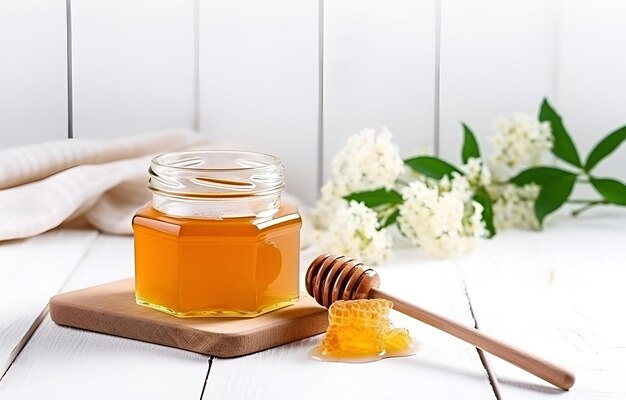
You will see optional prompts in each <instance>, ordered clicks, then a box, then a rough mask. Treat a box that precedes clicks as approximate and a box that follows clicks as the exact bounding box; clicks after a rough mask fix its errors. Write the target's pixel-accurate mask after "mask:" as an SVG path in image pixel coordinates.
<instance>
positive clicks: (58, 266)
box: [0, 230, 97, 376]
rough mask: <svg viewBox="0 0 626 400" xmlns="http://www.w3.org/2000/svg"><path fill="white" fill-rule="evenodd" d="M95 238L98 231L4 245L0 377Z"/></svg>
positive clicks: (0, 261)
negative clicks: (49, 301)
mask: <svg viewBox="0 0 626 400" xmlns="http://www.w3.org/2000/svg"><path fill="white" fill-rule="evenodd" d="M96 236H97V233H96V232H94V231H80V230H55V231H50V232H48V233H44V234H42V235H39V236H36V237H33V238H30V239H27V240H12V241H7V242H1V243H0V376H1V375H2V374H3V373H4V372H5V371H6V370H7V368H9V367H10V365H11V363H12V362H13V360H14V359H15V357H16V356H17V354H18V353H19V352H20V351H21V350H22V347H23V346H24V344H25V343H26V341H27V340H28V338H29V337H30V335H31V334H32V333H33V331H34V329H36V328H37V325H39V323H40V322H41V319H42V318H43V317H44V316H45V309H46V306H47V304H48V299H49V298H50V296H52V295H53V294H56V293H58V292H59V291H60V290H61V288H62V287H63V284H64V282H65V281H66V280H67V279H68V277H69V276H70V275H71V274H72V272H73V271H74V268H76V266H77V264H78V263H79V261H80V260H81V258H82V257H83V256H84V255H85V253H86V252H87V251H88V249H89V246H90V245H91V243H92V242H93V241H94V239H95V238H96Z"/></svg>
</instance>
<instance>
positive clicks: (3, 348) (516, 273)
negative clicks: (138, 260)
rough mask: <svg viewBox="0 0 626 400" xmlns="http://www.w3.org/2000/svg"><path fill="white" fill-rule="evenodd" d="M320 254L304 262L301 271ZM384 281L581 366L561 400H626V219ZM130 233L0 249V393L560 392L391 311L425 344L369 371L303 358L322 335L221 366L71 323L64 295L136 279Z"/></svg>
mask: <svg viewBox="0 0 626 400" xmlns="http://www.w3.org/2000/svg"><path fill="white" fill-rule="evenodd" d="M315 255H316V250H315V249H308V250H305V251H304V252H303V253H302V261H301V262H302V268H303V269H305V268H306V266H307V265H308V263H309V262H310V261H311V260H312V258H313V257H314V256H315ZM377 270H378V271H379V273H380V275H381V277H382V280H383V282H382V287H383V288H385V289H387V290H389V291H390V292H393V293H395V294H397V295H399V296H402V297H404V298H406V299H408V300H410V301H412V302H415V303H417V304H420V305H423V306H425V307H428V308H430V309H432V310H434V311H437V312H439V313H442V314H445V315H447V316H449V317H452V318H454V319H457V320H460V321H462V322H464V323H466V324H468V325H475V324H476V325H477V326H478V327H479V328H480V329H482V330H484V331H487V332H490V333H492V334H494V335H497V336H499V337H501V338H503V339H505V340H507V341H509V342H511V343H513V344H516V345H518V346H520V347H522V348H525V349H527V350H530V351H533V352H535V353H537V354H539V355H542V356H544V357H545V358H548V359H551V360H553V361H555V362H558V363H561V364H563V365H565V366H568V367H570V368H571V369H573V370H574V371H575V372H576V374H577V382H576V384H575V385H574V388H573V389H572V390H571V391H570V392H567V393H562V394H559V395H558V398H559V399H565V398H567V399H588V398H593V399H597V398H611V399H626V312H624V310H623V308H624V306H626V291H625V290H624V282H626V212H624V210H618V209H609V208H606V209H603V210H597V211H593V212H589V213H588V214H586V215H585V214H583V215H581V216H580V217H579V218H578V219H575V220H574V219H571V218H569V217H566V216H561V217H559V216H557V217H556V218H554V219H553V220H552V221H551V222H550V223H549V225H548V227H547V228H546V230H545V231H544V232H542V233H537V232H525V231H507V232H504V233H502V234H500V235H499V236H498V237H497V238H496V239H494V240H491V241H485V242H484V243H482V244H481V245H480V246H479V248H478V249H477V250H476V251H475V252H474V253H472V254H470V255H468V256H465V257H460V258H456V259H451V260H450V259H448V260H434V259H428V258H425V257H424V256H422V255H420V253H419V252H417V251H416V250H414V249H408V248H407V249H398V250H397V251H396V253H395V254H394V258H393V260H392V261H391V262H390V263H389V264H388V265H384V266H380V267H378V268H377ZM132 273H133V245H132V238H130V237H119V236H108V235H102V234H98V233H97V232H95V231H89V230H55V231H51V232H48V233H46V234H44V235H41V236H38V237H35V238H32V239H28V240H20V241H11V242H6V243H2V244H0V375H2V374H3V376H2V379H1V380H0V399H35V398H37V399H39V398H45V399H84V398H89V399H117V398H119V399H144V398H145V399H200V398H202V399H222V398H224V399H265V398H272V399H279V398H285V399H291V398H293V399H321V398H323V399H347V398H359V399H382V398H399V399H401V398H420V399H439V398H441V399H494V398H501V399H540V398H555V396H554V395H555V394H558V393H559V392H560V391H559V390H558V389H555V388H552V387H550V386H549V385H548V384H545V383H543V382H542V381H540V380H538V379H537V378H535V377H533V376H531V375H529V374H527V373H525V372H523V371H520V370H518V369H516V368H515V367H513V366H510V365H508V364H506V363H504V362H501V361H500V360H499V359H497V358H494V357H487V359H486V361H485V363H483V362H481V359H480V358H479V354H478V352H477V351H476V349H475V348H473V347H471V346H469V345H466V344H464V343H462V342H460V341H458V340H457V339H454V338H452V337H449V336H447V335H446V334H443V333H440V332H439V331H436V330H435V329H433V328H430V327H428V326H426V325H423V324H421V323H420V322H417V321H413V320H411V319H410V318H408V317H405V316H403V315H401V314H398V313H394V314H393V315H392V320H393V321H394V323H395V324H396V325H397V326H404V327H408V328H409V329H410V330H411V332H412V333H413V334H414V335H415V336H416V337H417V338H418V340H420V341H422V342H423V343H424V348H423V350H422V351H420V352H418V353H417V354H416V355H415V356H412V357H408V358H398V359H387V360H383V361H380V362H375V363H369V364H338V363H323V362H318V361H313V360H311V359H308V358H307V352H308V350H309V349H310V348H311V347H313V346H314V345H315V344H316V343H318V341H319V340H320V337H319V336H318V337H314V338H310V339H307V340H302V341H300V342H296V343H293V344H290V345H286V346H282V347H278V348H275V349H271V350H268V351H264V352H261V353H257V354H254V355H251V356H247V357H242V358H236V359H217V358H211V357H206V356H203V355H198V354H194V353H190V352H186V351H182V350H177V349H172V348H167V347H162V346H158V345H153V344H147V343H141V342H137V341H132V340H127V339H121V338H117V337H112V336H107V335H103V334H98V333H93V332H86V331H81V330H77V329H71V328H66V327H60V326H57V325H56V324H54V323H53V322H52V321H51V320H50V318H49V316H48V313H47V306H46V304H47V301H48V299H49V297H50V296H52V295H54V294H55V293H58V292H63V291H68V290H74V289H78V288H82V287H87V286H91V285H95V284H99V283H104V282H108V281H112V280H117V279H121V278H125V277H128V276H131V275H132Z"/></svg>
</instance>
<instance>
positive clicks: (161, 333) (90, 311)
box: [50, 279, 328, 357]
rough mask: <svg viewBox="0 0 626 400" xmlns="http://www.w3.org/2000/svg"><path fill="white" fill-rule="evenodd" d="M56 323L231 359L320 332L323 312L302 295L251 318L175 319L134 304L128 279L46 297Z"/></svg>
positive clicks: (132, 286)
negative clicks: (290, 302)
mask: <svg viewBox="0 0 626 400" xmlns="http://www.w3.org/2000/svg"><path fill="white" fill-rule="evenodd" d="M50 316H51V317H52V320H53V321H54V322H56V323H57V324H59V325H66V326H71V327H74V328H81V329H87V330H90V331H95V332H101V333H107V334H109V335H115V336H121V337H125V338H130V339H136V340H141V341H144V342H150V343H156V344H162V345H165V346H170V347H177V348H179V349H184V350H189V351H193V352H196V353H201V354H207V355H212V356H217V357H236V356H242V355H245V354H250V353H254V352H257V351H261V350H265V349H269V348H271V347H275V346H280V345H282V344H285V343H289V342H293V341H296V340H300V339H304V338H306V337H309V336H313V335H316V334H319V333H322V332H324V331H325V330H326V327H327V326H328V312H327V310H326V309H325V308H323V307H321V306H319V305H318V304H317V303H316V302H315V299H313V298H312V297H310V296H309V295H308V294H306V293H301V294H300V301H298V303H296V304H294V305H292V306H289V307H285V308H282V309H280V310H276V311H272V312H270V313H267V314H264V315H261V316H259V317H256V318H184V319H182V318H177V317H174V316H171V315H168V314H165V313H162V312H159V311H155V310H152V309H150V308H147V307H142V306H139V305H137V304H135V284H134V280H133V279H125V280H121V281H117V282H111V283H107V284H104V285H100V286H94V287H90V288H87V289H82V290H77V291H74V292H68V293H62V294H59V295H56V296H54V297H53V298H52V299H50Z"/></svg>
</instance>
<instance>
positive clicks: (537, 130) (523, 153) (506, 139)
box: [491, 114, 552, 173]
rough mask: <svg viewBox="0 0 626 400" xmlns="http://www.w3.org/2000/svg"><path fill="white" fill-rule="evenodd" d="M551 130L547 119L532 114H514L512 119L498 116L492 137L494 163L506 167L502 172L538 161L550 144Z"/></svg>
mask: <svg viewBox="0 0 626 400" xmlns="http://www.w3.org/2000/svg"><path fill="white" fill-rule="evenodd" d="M551 132H552V131H551V129H550V124H549V123H548V122H540V121H539V120H538V119H537V118H536V117H534V116H532V115H528V114H516V115H515V116H514V117H513V120H508V119H506V118H500V119H499V120H498V121H496V124H495V128H494V135H493V137H492V138H491V142H492V144H493V146H494V150H495V153H494V155H493V158H492V161H493V163H494V164H495V165H496V166H499V167H502V168H503V169H505V170H508V171H503V173H504V172H509V173H510V172H515V171H517V170H519V169H520V168H524V167H528V166H533V165H536V164H538V163H539V162H540V161H541V157H542V155H543V154H544V153H545V152H546V151H548V150H550V149H551V148H552V134H551ZM511 170H512V171H511Z"/></svg>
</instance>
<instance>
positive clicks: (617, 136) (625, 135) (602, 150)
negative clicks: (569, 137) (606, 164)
mask: <svg viewBox="0 0 626 400" xmlns="http://www.w3.org/2000/svg"><path fill="white" fill-rule="evenodd" d="M624 140H626V126H623V127H621V128H619V129H618V130H616V131H615V132H613V133H610V134H609V135H607V136H606V137H605V138H604V139H602V140H601V141H600V142H599V143H598V144H596V147H594V148H593V150H591V152H590V153H589V156H588V157H587V163H586V164H585V171H587V172H589V171H591V170H592V169H593V167H595V166H596V164H597V163H599V162H600V161H602V160H603V159H604V158H605V157H606V156H608V155H609V154H611V153H612V152H614V151H615V150H616V149H617V148H618V147H619V145H620V144H622V142H623V141H624Z"/></svg>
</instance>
